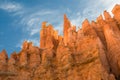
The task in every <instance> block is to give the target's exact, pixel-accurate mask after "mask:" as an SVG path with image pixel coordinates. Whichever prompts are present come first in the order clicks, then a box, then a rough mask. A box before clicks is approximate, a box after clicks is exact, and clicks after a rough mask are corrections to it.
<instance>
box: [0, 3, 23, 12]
mask: <svg viewBox="0 0 120 80" xmlns="http://www.w3.org/2000/svg"><path fill="white" fill-rule="evenodd" d="M0 9H2V10H5V11H8V12H16V11H19V10H20V9H22V6H21V5H20V4H18V3H15V2H4V3H1V4H0Z"/></svg>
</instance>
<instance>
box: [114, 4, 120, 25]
mask: <svg viewBox="0 0 120 80" xmlns="http://www.w3.org/2000/svg"><path fill="white" fill-rule="evenodd" d="M112 13H113V14H114V18H115V19H116V20H117V22H118V23H119V24H120V5H118V4H117V5H115V7H114V8H113V10H112Z"/></svg>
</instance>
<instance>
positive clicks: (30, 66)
mask: <svg viewBox="0 0 120 80" xmlns="http://www.w3.org/2000/svg"><path fill="white" fill-rule="evenodd" d="M112 12H113V17H111V15H110V14H109V13H108V12H107V11H104V13H103V14H104V19H103V17H102V15H100V16H99V17H98V18H97V19H96V21H92V22H91V23H90V22H89V21H88V20H87V19H85V20H84V21H83V23H82V27H81V28H80V29H78V30H77V31H76V26H73V25H72V24H71V22H70V20H69V19H68V18H67V16H66V15H64V24H63V36H60V35H58V31H57V30H54V27H53V26H52V25H51V24H49V25H47V22H43V23H42V26H41V30H40V47H37V46H34V45H33V44H32V42H27V41H24V42H23V46H22V49H21V51H20V52H18V53H16V52H13V53H12V54H11V56H10V58H8V56H7V53H6V51H5V50H3V51H2V52H0V80H120V58H119V57H120V49H119V48H120V5H116V6H115V7H114V8H113V10H112Z"/></svg>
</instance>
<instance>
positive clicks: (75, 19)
mask: <svg viewBox="0 0 120 80" xmlns="http://www.w3.org/2000/svg"><path fill="white" fill-rule="evenodd" d="M115 4H120V0H0V51H2V49H6V50H7V52H8V54H11V53H12V52H13V51H17V52H18V51H19V50H20V48H21V45H22V43H23V41H24V40H28V41H32V42H33V43H34V45H36V46H39V36H40V35H39V31H40V28H41V23H42V22H43V21H47V22H48V23H50V24H52V25H53V26H54V28H55V29H57V30H59V34H62V29H63V15H64V14H67V16H68V18H69V19H70V21H71V22H72V24H73V25H77V27H78V26H79V27H81V23H82V21H83V20H84V19H85V18H88V20H89V21H91V20H95V19H96V17H97V16H98V15H100V14H101V13H102V12H103V11H104V10H107V11H109V12H110V11H111V9H112V8H113V6H114V5H115Z"/></svg>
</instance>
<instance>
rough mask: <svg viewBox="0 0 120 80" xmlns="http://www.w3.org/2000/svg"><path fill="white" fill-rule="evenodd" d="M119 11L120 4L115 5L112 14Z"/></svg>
mask: <svg viewBox="0 0 120 80" xmlns="http://www.w3.org/2000/svg"><path fill="white" fill-rule="evenodd" d="M119 9H120V4H116V5H115V6H114V8H113V9H112V13H113V14H115V13H116V11H118V10H119Z"/></svg>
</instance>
